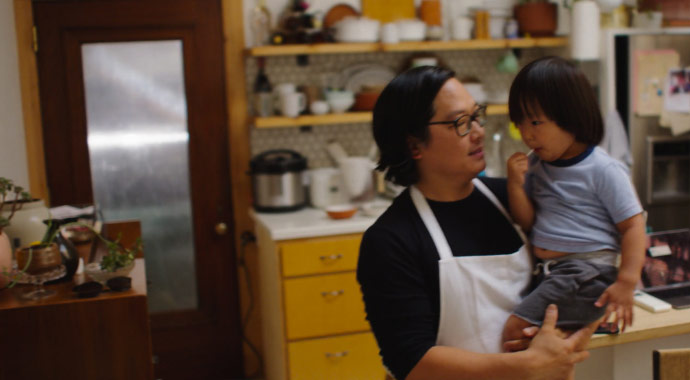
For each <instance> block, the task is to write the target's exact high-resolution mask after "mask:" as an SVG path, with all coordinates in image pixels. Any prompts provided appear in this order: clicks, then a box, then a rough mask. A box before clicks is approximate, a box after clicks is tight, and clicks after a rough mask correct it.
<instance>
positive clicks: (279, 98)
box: [273, 83, 297, 113]
mask: <svg viewBox="0 0 690 380" xmlns="http://www.w3.org/2000/svg"><path fill="white" fill-rule="evenodd" d="M295 92H297V85H295V84H294V83H281V84H278V85H276V86H275V87H274V88H273V106H274V108H275V111H276V112H279V113H283V112H282V109H283V96H284V95H287V94H292V93H295Z"/></svg>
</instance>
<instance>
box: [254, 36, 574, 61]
mask: <svg viewBox="0 0 690 380" xmlns="http://www.w3.org/2000/svg"><path fill="white" fill-rule="evenodd" d="M567 44H568V38H567V37H539V38H517V39H500V40H490V39H489V40H463V41H406V42H400V43H396V44H385V43H380V42H365V43H342V42H338V43H318V44H291V45H275V46H271V45H269V46H257V47H252V48H247V49H246V50H245V52H246V54H247V55H248V56H251V57H267V56H281V55H302V54H306V55H313V54H341V53H371V52H413V51H440V50H482V49H503V48H535V47H560V46H566V45H567Z"/></svg>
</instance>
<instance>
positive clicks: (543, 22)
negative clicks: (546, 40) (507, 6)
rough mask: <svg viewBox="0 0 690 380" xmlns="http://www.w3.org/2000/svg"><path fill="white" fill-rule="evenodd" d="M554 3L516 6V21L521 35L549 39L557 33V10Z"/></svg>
mask: <svg viewBox="0 0 690 380" xmlns="http://www.w3.org/2000/svg"><path fill="white" fill-rule="evenodd" d="M557 8H558V6H557V5H556V4H554V3H546V2H543V3H542V2H539V3H524V4H518V5H516V6H515V19H516V20H517V22H518V25H519V26H520V34H523V35H530V36H531V37H548V36H553V35H554V33H556V10H557Z"/></svg>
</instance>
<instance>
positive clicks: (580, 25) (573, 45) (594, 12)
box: [570, 0, 600, 61]
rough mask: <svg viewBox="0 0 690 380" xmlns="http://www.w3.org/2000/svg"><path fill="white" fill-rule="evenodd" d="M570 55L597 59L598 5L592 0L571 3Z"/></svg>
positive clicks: (574, 57)
mask: <svg viewBox="0 0 690 380" xmlns="http://www.w3.org/2000/svg"><path fill="white" fill-rule="evenodd" d="M570 27H571V33H570V56H571V58H573V59H577V60H581V61H587V60H596V59H599V31H600V26H599V7H598V6H597V3H595V2H594V1H592V0H581V1H576V2H574V3H573V13H572V22H571V24H570Z"/></svg>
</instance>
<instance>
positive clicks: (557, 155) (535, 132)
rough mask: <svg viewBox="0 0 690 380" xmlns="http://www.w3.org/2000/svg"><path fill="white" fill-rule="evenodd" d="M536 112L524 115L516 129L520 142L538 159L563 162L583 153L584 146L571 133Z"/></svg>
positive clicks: (539, 111) (539, 112)
mask: <svg viewBox="0 0 690 380" xmlns="http://www.w3.org/2000/svg"><path fill="white" fill-rule="evenodd" d="M536 111H538V112H534V114H533V115H526V116H525V119H524V120H523V121H522V122H521V123H520V124H518V126H517V127H518V128H519V129H520V133H521V134H522V140H523V141H524V142H525V144H527V146H529V147H530V149H534V153H535V154H536V155H537V156H539V158H540V159H542V160H543V161H547V162H551V161H555V160H564V159H568V158H572V157H575V156H577V155H578V154H580V153H582V152H584V150H585V149H586V148H587V146H586V145H585V144H582V143H579V142H577V141H575V136H574V135H573V134H572V133H570V132H568V131H566V130H564V129H562V128H561V127H559V126H558V125H557V124H556V123H555V122H554V121H553V120H551V119H549V118H548V117H546V116H544V114H543V113H542V112H541V110H536Z"/></svg>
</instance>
